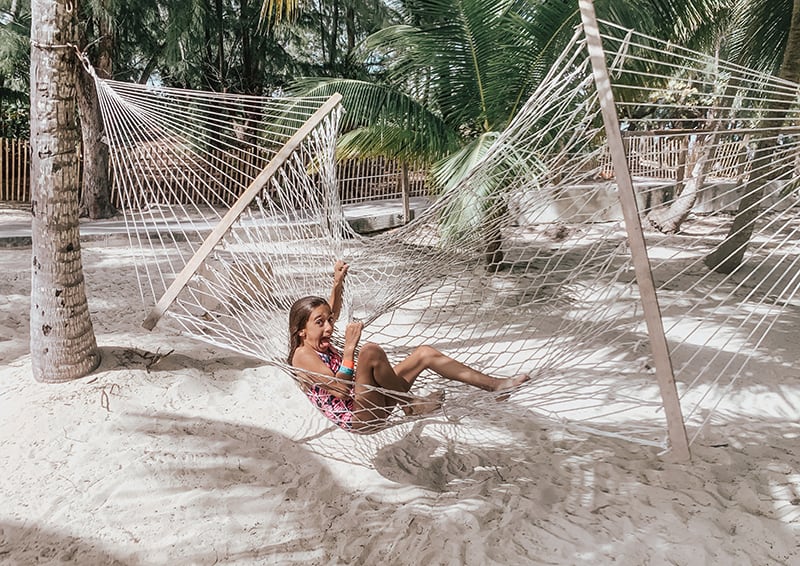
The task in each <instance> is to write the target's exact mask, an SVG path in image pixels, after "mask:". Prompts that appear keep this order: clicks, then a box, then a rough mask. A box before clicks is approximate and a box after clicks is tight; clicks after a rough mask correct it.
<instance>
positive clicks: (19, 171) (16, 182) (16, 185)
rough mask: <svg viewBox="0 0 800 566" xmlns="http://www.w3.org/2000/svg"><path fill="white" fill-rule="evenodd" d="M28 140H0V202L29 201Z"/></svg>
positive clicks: (29, 164) (29, 161) (29, 152)
mask: <svg viewBox="0 0 800 566" xmlns="http://www.w3.org/2000/svg"><path fill="white" fill-rule="evenodd" d="M30 154H31V150H30V146H29V145H28V140H15V139H5V138H0V201H11V202H29V201H30V167H31V160H30Z"/></svg>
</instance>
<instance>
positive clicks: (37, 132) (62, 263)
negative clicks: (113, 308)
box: [30, 0, 100, 382]
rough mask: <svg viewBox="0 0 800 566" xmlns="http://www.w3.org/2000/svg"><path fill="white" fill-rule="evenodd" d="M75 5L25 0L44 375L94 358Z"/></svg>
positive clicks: (35, 336)
mask: <svg viewBox="0 0 800 566" xmlns="http://www.w3.org/2000/svg"><path fill="white" fill-rule="evenodd" d="M73 10H74V4H73V3H72V2H69V1H68V0H32V2H31V18H32V25H31V43H32V45H31V69H30V71H31V73H30V77H31V209H32V214H33V219H32V235H33V246H32V247H33V253H32V256H33V257H32V266H31V367H32V372H33V377H34V378H35V379H36V380H37V381H42V382H59V381H67V380H70V379H75V378H78V377H82V376H84V375H86V374H87V373H89V372H91V371H92V370H94V369H95V368H96V367H97V365H98V363H99V362H100V356H99V353H98V351H97V342H96V340H95V335H94V329H93V328H92V322H91V318H90V317H89V307H88V304H87V300H86V292H85V286H84V278H83V265H82V262H81V245H80V233H79V229H78V171H79V162H78V151H79V147H80V144H79V137H78V129H77V121H76V113H75V70H76V69H75V64H76V55H75V52H74V51H73V49H72V48H71V47H69V46H67V45H66V44H68V43H70V42H72V41H74V37H75V36H74V18H73V16H74V13H73Z"/></svg>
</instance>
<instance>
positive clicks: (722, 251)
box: [705, 0, 800, 273]
mask: <svg viewBox="0 0 800 566" xmlns="http://www.w3.org/2000/svg"><path fill="white" fill-rule="evenodd" d="M779 76H780V77H781V78H784V79H787V80H790V81H792V82H798V81H800V0H794V3H793V6H792V22H791V26H790V28H789V37H788V39H787V41H786V48H785V49H784V52H783V62H782V64H781V70H780V73H779ZM796 98H797V94H796V93H795V97H793V98H792V99H791V100H783V101H780V102H778V103H777V108H776V110H777V111H776V112H773V113H771V120H770V122H772V123H774V124H778V126H779V125H780V124H779V122H780V121H782V120H785V118H786V116H787V114H788V112H789V108H790V107H791V106H792V104H795V103H796ZM774 135H775V132H769V131H767V132H765V133H764V134H763V137H764V138H769V137H774ZM775 149H776V148H775V144H774V142H773V143H769V142H768V141H766V140H763V141H759V142H757V143H756V152H755V156H754V158H753V165H752V167H751V171H752V173H751V176H750V178H749V179H748V181H747V183H746V184H745V189H744V191H745V195H744V197H743V198H742V200H741V202H740V203H739V209H738V211H737V212H736V217H735V218H734V219H733V224H731V227H730V230H729V231H728V235H727V236H726V237H725V240H723V242H722V243H721V244H720V245H719V247H718V248H717V249H715V250H714V251H713V252H711V253H710V254H709V255H708V256H707V257H706V259H705V264H706V266H708V268H709V269H713V270H714V271H717V272H720V273H731V272H733V271H734V270H735V269H736V268H737V267H739V266H740V265H741V264H742V260H743V259H744V254H745V252H746V251H747V247H748V245H749V244H750V237H751V236H752V234H753V228H754V226H755V220H756V217H757V216H758V208H759V203H760V202H761V198H762V195H763V193H764V184H765V182H766V180H767V177H768V175H766V174H764V173H759V172H760V171H766V168H767V167H768V166H769V163H770V160H771V159H772V155H773V153H774V151H775Z"/></svg>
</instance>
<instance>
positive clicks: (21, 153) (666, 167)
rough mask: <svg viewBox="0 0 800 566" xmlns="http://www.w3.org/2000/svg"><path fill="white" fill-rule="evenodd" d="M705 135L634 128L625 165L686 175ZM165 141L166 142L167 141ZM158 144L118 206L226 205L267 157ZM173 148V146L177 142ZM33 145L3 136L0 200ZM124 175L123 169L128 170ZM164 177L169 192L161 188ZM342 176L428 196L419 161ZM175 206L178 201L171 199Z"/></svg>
mask: <svg viewBox="0 0 800 566" xmlns="http://www.w3.org/2000/svg"><path fill="white" fill-rule="evenodd" d="M702 134H703V132H697V131H685V132H677V133H676V132H670V131H664V132H631V133H628V134H627V135H625V137H624V143H625V145H626V149H627V154H628V165H629V167H630V170H631V174H632V175H633V176H635V177H647V178H658V179H675V180H681V179H683V178H684V177H685V176H687V175H688V174H690V172H691V170H692V169H691V168H692V165H693V163H694V162H695V161H696V160H697V159H698V156H699V155H700V151H701V149H702V142H701V141H699V139H700V136H702ZM162 141H163V140H162ZM717 144H718V145H717V148H716V151H715V154H714V156H713V163H712V164H711V167H710V168H709V171H708V173H707V176H709V177H714V178H722V179H738V178H740V177H741V176H742V175H743V174H744V173H745V172H746V167H747V163H748V159H747V143H746V141H743V140H733V139H731V140H723V141H721V142H720V141H718V142H717ZM162 147H163V146H161V147H160V146H159V144H157V143H153V144H143V145H142V146H141V147H139V148H138V149H137V152H136V154H135V155H134V156H133V159H134V160H135V161H139V163H138V164H137V165H139V166H141V167H139V171H144V172H145V173H139V174H138V175H137V176H136V178H133V177H131V181H133V182H135V183H136V184H137V185H138V187H139V191H138V192H137V197H136V199H137V200H136V202H130V203H122V202H120V193H119V191H117V190H116V188H112V202H114V204H115V205H116V206H117V207H119V208H127V207H139V206H142V205H145V204H147V203H153V202H159V203H165V204H170V202H169V200H172V199H174V198H175V197H167V196H166V195H168V194H177V195H178V197H177V198H178V200H180V201H183V202H184V203H186V202H189V201H190V200H191V199H194V198H197V192H198V191H199V192H200V195H201V198H207V199H209V200H208V204H210V205H215V204H220V203H218V202H213V201H212V200H211V196H210V195H211V194H212V190H211V187H212V185H213V186H219V185H220V184H222V185H223V186H225V187H230V188H229V189H228V192H227V193H226V194H225V195H223V197H222V200H224V201H225V202H226V203H228V204H229V203H230V202H233V201H234V200H235V199H236V198H237V197H238V194H237V193H238V191H237V190H236V189H234V188H233V187H236V186H241V185H242V184H244V185H245V186H246V185H247V182H246V180H247V179H251V178H253V176H254V175H256V174H257V173H258V171H260V170H261V169H262V168H263V167H264V166H265V165H266V159H267V158H266V156H259V155H254V154H252V153H249V152H245V150H226V151H224V152H218V153H211V158H210V161H209V162H205V163H199V162H198V161H197V160H196V159H195V158H193V157H192V155H191V153H190V152H187V153H186V155H184V156H181V159H180V160H179V162H177V163H176V161H175V158H174V156H173V157H172V158H171V159H170V158H167V157H165V156H164V155H163V152H162ZM173 147H174V146H173ZM597 166H598V167H599V170H600V174H601V175H602V176H603V177H604V178H607V179H609V178H613V176H614V171H613V166H612V165H611V160H610V158H609V157H608V155H607V154H604V155H602V156H601V157H600V159H599V163H598V164H597ZM29 169H30V147H29V144H28V141H27V140H19V139H3V138H0V202H22V203H26V202H30V178H29V176H30V173H29ZM123 174H126V173H123ZM165 179H167V182H168V183H169V185H170V186H169V187H168V188H169V189H170V190H166V189H167V187H164V180H165ZM337 179H338V183H339V191H340V196H341V200H342V202H343V203H344V204H348V203H355V202H363V201H369V200H383V199H397V198H402V199H406V200H407V199H408V198H409V197H415V196H428V187H427V183H426V172H425V169H424V168H423V167H421V166H419V165H416V164H400V163H397V162H393V161H389V160H385V159H365V160H349V161H344V162H340V163H338V164H337ZM172 204H174V202H173V203H172Z"/></svg>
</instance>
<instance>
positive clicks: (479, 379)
mask: <svg viewBox="0 0 800 566" xmlns="http://www.w3.org/2000/svg"><path fill="white" fill-rule="evenodd" d="M426 369H430V370H432V371H434V372H436V373H437V374H439V375H441V376H442V377H444V378H445V379H450V380H452V381H459V382H461V383H466V384H467V385H472V386H473V387H478V388H480V389H484V390H486V391H503V390H505V389H511V388H513V387H516V386H517V385H520V384H522V383H524V382H526V381H528V379H530V377H529V376H528V375H527V374H522V375H518V376H517V377H514V378H511V379H498V378H496V377H491V376H489V375H486V374H485V373H481V372H479V371H478V370H475V369H472V368H471V367H469V366H465V365H464V364H462V363H460V362H457V361H456V360H454V359H453V358H450V357H448V356H446V355H444V354H442V353H441V352H440V351H439V350H437V349H436V348H432V347H431V346H420V347H419V348H417V349H416V350H414V352H412V354H411V355H410V356H409V357H408V358H406V359H405V360H403V361H402V362H400V363H399V364H397V366H396V367H395V368H394V370H395V372H396V373H397V375H399V376H401V377H402V378H403V379H405V380H406V381H409V382H410V383H413V382H414V380H415V379H416V378H417V376H418V375H419V374H420V373H422V372H423V370H426Z"/></svg>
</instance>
